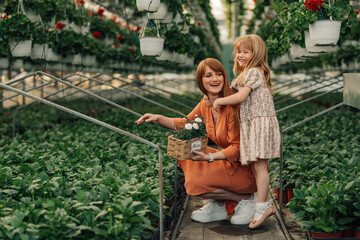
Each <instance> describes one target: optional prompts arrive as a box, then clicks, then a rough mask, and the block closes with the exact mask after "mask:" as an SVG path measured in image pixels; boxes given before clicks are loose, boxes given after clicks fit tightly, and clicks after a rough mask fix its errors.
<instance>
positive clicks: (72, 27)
mask: <svg viewBox="0 0 360 240" xmlns="http://www.w3.org/2000/svg"><path fill="white" fill-rule="evenodd" d="M69 27H70V28H71V29H72V30H73V31H74V32H76V33H78V34H81V26H78V25H76V24H75V23H70V24H69Z"/></svg>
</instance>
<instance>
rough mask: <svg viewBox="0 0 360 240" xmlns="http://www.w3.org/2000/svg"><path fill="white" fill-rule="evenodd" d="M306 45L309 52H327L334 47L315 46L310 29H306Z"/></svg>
mask: <svg viewBox="0 0 360 240" xmlns="http://www.w3.org/2000/svg"><path fill="white" fill-rule="evenodd" d="M305 47H306V50H307V51H308V52H309V53H326V52H329V51H330V49H331V48H333V46H315V45H314V43H313V42H312V41H311V38H310V33H309V31H305Z"/></svg>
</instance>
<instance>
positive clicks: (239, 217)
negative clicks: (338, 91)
mask: <svg viewBox="0 0 360 240" xmlns="http://www.w3.org/2000/svg"><path fill="white" fill-rule="evenodd" d="M255 204H256V198H255V197H254V198H253V199H251V200H241V201H240V202H239V204H238V205H237V206H236V207H235V214H234V215H233V216H232V217H231V219H230V222H231V224H235V225H244V224H249V223H250V220H251V218H252V217H253V216H254V214H255Z"/></svg>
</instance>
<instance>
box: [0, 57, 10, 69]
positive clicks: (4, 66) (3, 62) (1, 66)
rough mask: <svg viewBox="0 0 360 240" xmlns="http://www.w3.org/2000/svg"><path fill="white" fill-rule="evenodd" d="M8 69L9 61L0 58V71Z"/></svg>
mask: <svg viewBox="0 0 360 240" xmlns="http://www.w3.org/2000/svg"><path fill="white" fill-rule="evenodd" d="M8 67H9V59H8V58H0V69H8Z"/></svg>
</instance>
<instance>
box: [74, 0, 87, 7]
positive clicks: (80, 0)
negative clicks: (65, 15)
mask: <svg viewBox="0 0 360 240" xmlns="http://www.w3.org/2000/svg"><path fill="white" fill-rule="evenodd" d="M84 4H85V1H84V0H76V1H75V5H76V6H78V5H84Z"/></svg>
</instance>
